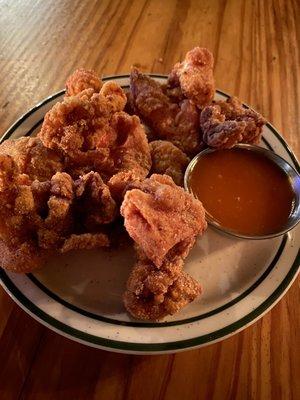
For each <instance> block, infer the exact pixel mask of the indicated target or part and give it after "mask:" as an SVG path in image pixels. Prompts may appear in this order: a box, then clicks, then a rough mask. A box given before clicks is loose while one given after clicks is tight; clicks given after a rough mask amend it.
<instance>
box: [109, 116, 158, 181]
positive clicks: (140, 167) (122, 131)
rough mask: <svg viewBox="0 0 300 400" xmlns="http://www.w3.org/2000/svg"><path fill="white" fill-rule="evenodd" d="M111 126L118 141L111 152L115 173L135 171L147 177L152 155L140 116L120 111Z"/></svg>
mask: <svg viewBox="0 0 300 400" xmlns="http://www.w3.org/2000/svg"><path fill="white" fill-rule="evenodd" d="M111 126H112V128H113V130H114V131H115V132H116V142H115V145H114V146H113V147H112V148H111V152H110V158H111V159H113V161H114V173H118V172H121V171H133V172H134V173H135V174H136V175H138V176H140V177H142V178H144V177H146V176H147V175H148V173H149V170H150V167H151V155H150V149H149V144H148V141H147V137H146V134H145V130H144V128H143V126H142V124H141V123H140V120H139V118H138V117H137V116H135V115H134V116H130V115H128V114H126V113H125V112H119V113H116V114H115V115H114V116H113V118H112V121H111Z"/></svg>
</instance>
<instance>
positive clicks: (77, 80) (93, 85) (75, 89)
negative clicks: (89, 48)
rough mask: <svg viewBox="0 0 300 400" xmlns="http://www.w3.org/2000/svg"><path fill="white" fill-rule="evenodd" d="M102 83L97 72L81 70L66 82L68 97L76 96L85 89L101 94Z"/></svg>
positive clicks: (75, 72)
mask: <svg viewBox="0 0 300 400" xmlns="http://www.w3.org/2000/svg"><path fill="white" fill-rule="evenodd" d="M101 87H102V81H101V79H100V78H99V77H98V75H97V74H96V72H95V71H92V70H88V69H84V68H79V69H77V70H76V71H74V72H73V74H72V75H70V76H69V78H68V79H67V81H66V96H76V95H77V94H78V93H80V92H82V91H83V90H85V89H93V91H94V92H96V93H97V92H99V91H100V89H101Z"/></svg>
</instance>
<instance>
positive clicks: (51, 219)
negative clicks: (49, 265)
mask: <svg viewBox="0 0 300 400" xmlns="http://www.w3.org/2000/svg"><path fill="white" fill-rule="evenodd" d="M37 186H38V184H37V182H36V183H35V185H34V189H33V188H32V190H33V192H34V190H36V188H37ZM44 188H45V190H46V191H48V192H46V196H45V197H46V198H47V197H48V200H47V203H46V205H47V206H46V207H45V205H44V210H45V209H46V218H44V219H43V222H42V223H41V224H40V225H41V226H40V227H39V229H38V231H37V235H38V243H39V246H40V247H41V248H43V249H57V248H59V247H60V246H61V245H62V243H63V242H64V238H65V237H66V236H68V235H69V234H70V233H71V232H72V230H73V227H74V218H73V210H72V206H73V199H74V183H73V180H72V178H71V177H70V175H68V174H66V173H64V172H63V173H61V172H58V173H56V174H55V175H54V176H53V177H52V178H51V181H50V186H49V189H48V188H47V187H46V185H44Z"/></svg>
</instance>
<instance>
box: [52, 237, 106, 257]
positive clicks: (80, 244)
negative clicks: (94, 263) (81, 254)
mask: <svg viewBox="0 0 300 400" xmlns="http://www.w3.org/2000/svg"><path fill="white" fill-rule="evenodd" d="M108 246H109V240H108V237H107V236H106V235H105V234H104V233H82V234H80V235H71V236H70V237H69V238H68V239H66V240H65V242H64V244H63V246H62V248H61V249H60V251H61V252H62V253H66V252H68V251H71V250H92V249H99V248H100V247H108Z"/></svg>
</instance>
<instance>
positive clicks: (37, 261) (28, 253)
mask: <svg viewBox="0 0 300 400" xmlns="http://www.w3.org/2000/svg"><path fill="white" fill-rule="evenodd" d="M47 255H48V254H47V253H46V252H45V251H43V250H41V249H39V248H38V247H37V246H36V245H35V244H34V243H32V242H30V241H29V242H23V243H21V244H20V245H19V246H18V247H16V248H15V247H11V248H10V247H8V246H7V244H5V243H4V242H3V241H0V259H1V267H2V268H4V269H6V270H8V271H12V272H19V273H28V272H31V271H34V270H36V269H38V268H41V267H42V266H43V264H44V262H45V259H46V256H47Z"/></svg>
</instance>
